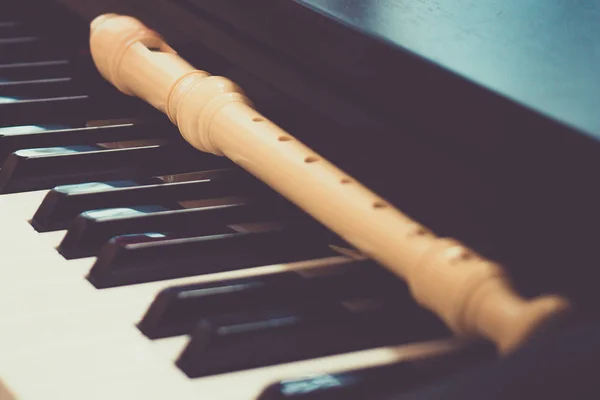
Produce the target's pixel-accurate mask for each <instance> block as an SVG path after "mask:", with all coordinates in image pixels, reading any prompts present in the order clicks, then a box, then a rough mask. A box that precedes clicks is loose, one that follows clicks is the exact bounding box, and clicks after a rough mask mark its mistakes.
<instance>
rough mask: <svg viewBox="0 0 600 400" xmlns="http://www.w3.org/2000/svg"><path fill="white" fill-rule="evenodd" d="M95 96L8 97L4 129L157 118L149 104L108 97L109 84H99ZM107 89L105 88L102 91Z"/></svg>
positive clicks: (0, 109) (0, 106)
mask: <svg viewBox="0 0 600 400" xmlns="http://www.w3.org/2000/svg"><path fill="white" fill-rule="evenodd" d="M98 85H99V86H100V87H101V89H97V88H94V90H93V93H91V92H90V93H84V94H79V95H71V96H69V95H63V94H59V95H57V96H51V97H34V96H31V97H28V98H27V97H25V98H21V97H14V98H13V97H5V98H3V99H1V102H0V123H1V124H2V126H17V125H37V124H49V123H50V124H55V123H64V122H65V121H70V120H73V119H77V120H82V121H87V120H99V119H115V118H131V117H138V116H144V115H156V112H155V110H153V109H152V108H151V107H150V106H149V105H147V104H144V103H143V102H142V101H140V100H139V99H136V98H133V97H131V96H115V95H114V93H113V94H112V95H111V94H109V93H108V92H107V91H106V90H104V89H105V88H107V87H108V86H107V84H106V83H99V84H98ZM103 86H104V88H102V87H103Z"/></svg>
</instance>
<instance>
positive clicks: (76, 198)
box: [31, 171, 264, 232]
mask: <svg viewBox="0 0 600 400" xmlns="http://www.w3.org/2000/svg"><path fill="white" fill-rule="evenodd" d="M221 172H224V171H215V174H210V173H209V174H207V175H206V177H205V178H203V179H201V180H192V181H189V182H173V183H165V182H163V181H162V180H160V179H158V178H152V179H146V180H145V181H143V182H140V181H115V182H94V183H82V184H75V185H65V186H59V187H56V188H54V189H52V190H51V191H50V192H49V193H48V194H47V195H46V197H45V198H44V200H43V202H42V203H41V204H40V207H39V208H38V210H37V211H36V213H35V214H34V216H33V219H32V220H31V224H32V225H33V226H34V227H35V228H36V230H37V231H39V232H46V231H51V230H59V229H65V228H66V227H67V226H68V224H69V222H70V221H71V220H72V219H73V218H75V217H76V216H77V215H78V214H79V213H82V212H84V211H86V210H95V209H99V208H115V207H129V206H136V205H138V206H139V205H144V204H148V203H153V204H173V203H175V202H177V201H182V200H199V199H210V198H218V197H226V196H234V195H236V196H237V195H250V194H257V191H259V190H260V189H258V186H259V185H258V184H257V183H256V182H253V181H252V180H250V179H248V178H246V177H243V176H240V175H239V174H235V173H234V172H233V171H232V172H231V173H230V174H229V176H224V175H227V174H222V173H221ZM211 175H212V176H214V177H211ZM263 191H264V190H263Z"/></svg>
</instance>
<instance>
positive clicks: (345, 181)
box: [340, 178, 352, 185]
mask: <svg viewBox="0 0 600 400" xmlns="http://www.w3.org/2000/svg"><path fill="white" fill-rule="evenodd" d="M340 183H341V184H342V185H347V184H349V183H352V179H350V178H342V179H340Z"/></svg>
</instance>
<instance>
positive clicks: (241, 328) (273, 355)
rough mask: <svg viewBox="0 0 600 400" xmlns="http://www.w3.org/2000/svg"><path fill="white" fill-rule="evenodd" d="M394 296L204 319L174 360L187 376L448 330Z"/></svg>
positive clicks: (432, 335) (433, 335)
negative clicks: (390, 298)
mask: <svg viewBox="0 0 600 400" xmlns="http://www.w3.org/2000/svg"><path fill="white" fill-rule="evenodd" d="M398 292H400V291H396V293H398ZM399 299H402V300H404V303H408V304H402V303H401V302H400V301H399ZM395 300H396V301H392V300H389V299H384V298H379V297H377V298H366V299H364V298H363V299H357V300H355V301H354V300H352V301H348V302H344V303H343V304H342V303H337V302H331V303H325V304H318V305H316V306H315V305H312V304H310V303H307V304H305V305H304V306H300V307H285V306H284V307H280V308H279V309H277V307H274V309H272V310H270V311H263V312H257V313H240V314H232V315H229V316H224V317H215V318H206V319H203V320H201V321H200V322H199V323H198V326H197V328H196V329H195V330H194V332H193V333H192V336H191V340H190V342H189V344H188V345H187V347H186V348H185V350H184V351H183V352H182V353H181V355H180V357H179V359H178V360H177V365H178V366H179V368H181V369H182V371H183V372H185V373H186V374H187V375H188V376H190V377H200V376H208V375H214V374H219V373H225V372H233V371H239V370H244V369H249V368H256V367H262V366H267V365H272V364H279V363H285V362H291V361H297V360H304V359H307V358H314V357H320V356H325V355H331V354H337V353H345V352H349V351H354V350H361V349H366V348H372V347H379V346H386V345H393V344H401V343H407V342H412V341H415V340H427V339H433V338H436V337H443V336H444V335H446V334H447V333H446V331H445V330H444V329H442V328H441V327H440V326H439V325H437V322H433V321H432V320H429V317H430V316H429V315H428V314H425V313H424V312H423V311H422V310H419V309H417V308H416V307H415V306H414V305H413V304H414V303H409V302H407V301H406V300H407V298H406V297H405V296H402V293H401V292H400V293H398V295H397V297H396V299H395Z"/></svg>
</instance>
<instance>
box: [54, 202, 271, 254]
mask: <svg viewBox="0 0 600 400" xmlns="http://www.w3.org/2000/svg"><path fill="white" fill-rule="evenodd" d="M275 215H276V214H275V213H274V212H273V210H271V209H268V206H266V205H259V204H252V203H247V202H246V201H244V200H238V201H232V202H229V203H227V204H224V205H216V206H207V207H198V208H191V209H181V208H179V209H178V206H177V205H173V206H170V207H169V206H168V205H144V206H137V207H123V208H107V209H100V210H91V211H86V212H84V213H82V214H80V215H79V216H78V217H77V218H75V219H74V220H73V223H72V224H71V225H70V226H69V229H68V231H67V234H66V235H65V237H64V239H63V241H62V242H61V244H60V246H59V247H58V251H59V252H60V253H61V254H62V255H63V256H64V257H66V258H69V259H70V258H79V257H87V256H91V255H94V254H95V253H96V252H98V251H99V250H100V248H101V247H102V245H103V244H104V243H105V242H106V241H108V240H109V239H110V238H111V237H114V236H119V235H125V234H130V233H144V232H171V231H174V232H177V233H185V232H187V233H195V234H198V235H200V234H203V235H210V234H219V233H223V232H230V231H231V229H229V228H226V226H227V225H229V224H234V223H242V222H254V221H257V220H258V221H260V220H261V219H269V218H274V217H275Z"/></svg>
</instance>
